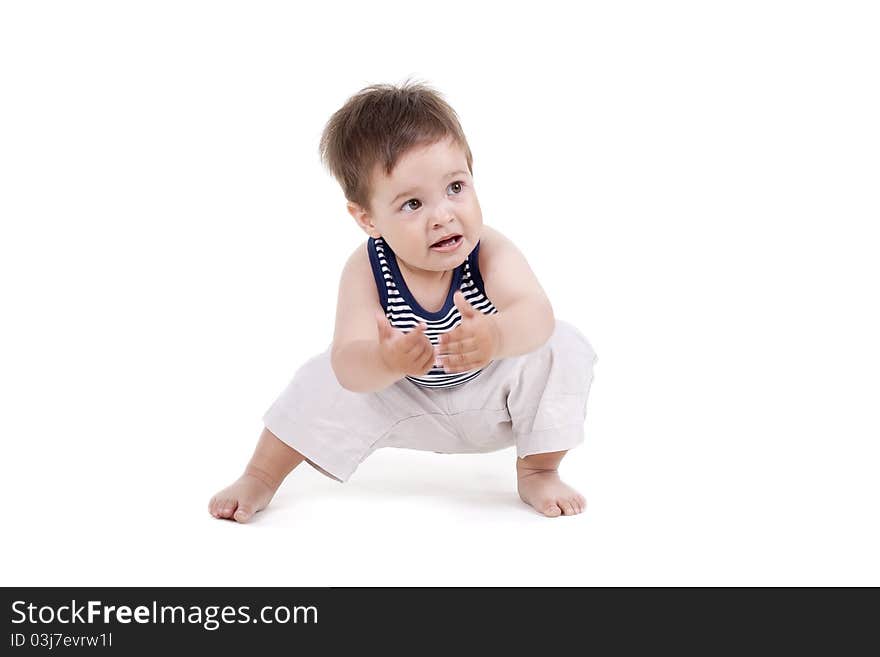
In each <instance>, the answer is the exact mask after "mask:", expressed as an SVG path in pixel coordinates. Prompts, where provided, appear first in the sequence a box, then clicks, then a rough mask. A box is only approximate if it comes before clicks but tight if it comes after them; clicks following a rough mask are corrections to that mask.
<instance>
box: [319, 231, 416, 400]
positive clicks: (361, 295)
mask: <svg viewBox="0 0 880 657" xmlns="http://www.w3.org/2000/svg"><path fill="white" fill-rule="evenodd" d="M381 308H382V306H381V304H380V302H379V294H378V292H377V291H376V284H375V282H374V281H373V272H372V269H371V268H370V260H369V256H368V255H367V251H366V247H365V246H363V245H362V246H360V247H359V248H358V249H356V250H355V252H354V253H352V254H351V257H350V258H349V259H348V262H347V263H346V264H345V268H344V269H343V271H342V276H341V277H340V280H339V296H338V299H337V302H336V329H335V332H334V334H333V347H332V351H331V358H330V363H331V366H332V368H333V373H334V374H335V375H336V380H337V381H339V385H341V386H342V387H343V388H345V389H346V390H350V391H352V392H374V391H376V390H382V389H383V388H386V387H388V386H389V385H391V384H392V383H394V382H395V381H397V380H398V379H400V378H402V377H403V372H394V371H392V370H391V369H390V368H389V367H388V365H387V364H386V363H385V361H384V360H383V359H382V356H381V350H380V345H379V330H378V327H377V325H376V313H377V312H381Z"/></svg>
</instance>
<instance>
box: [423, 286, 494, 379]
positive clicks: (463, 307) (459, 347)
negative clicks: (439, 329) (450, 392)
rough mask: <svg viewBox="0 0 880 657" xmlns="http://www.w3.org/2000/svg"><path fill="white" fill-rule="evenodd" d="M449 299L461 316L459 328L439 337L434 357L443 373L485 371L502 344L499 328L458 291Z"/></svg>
mask: <svg viewBox="0 0 880 657" xmlns="http://www.w3.org/2000/svg"><path fill="white" fill-rule="evenodd" d="M452 299H453V301H454V302H455V307H456V308H458V311H459V312H460V313H461V324H459V325H458V326H456V327H455V329H454V330H452V331H450V332H449V333H444V334H443V335H441V336H440V343H439V345H438V347H437V353H438V355H439V359H440V362H441V363H442V365H443V370H444V371H445V372H447V373H453V372H467V371H468V370H476V369H480V368H482V367H485V366H486V365H488V364H489V363H490V362H491V361H492V359H493V358H494V357H495V354H496V353H498V347H499V345H500V344H501V335H500V332H499V331H498V325H497V324H496V323H495V322H494V321H493V320H492V319H490V316H489V315H484V314H483V313H481V312H480V311H479V310H476V309H475V308H474V307H473V306H472V305H471V304H470V303H469V302H468V300H467V299H465V298H464V294H462V293H461V290H456V291H455V294H454V295H453V297H452Z"/></svg>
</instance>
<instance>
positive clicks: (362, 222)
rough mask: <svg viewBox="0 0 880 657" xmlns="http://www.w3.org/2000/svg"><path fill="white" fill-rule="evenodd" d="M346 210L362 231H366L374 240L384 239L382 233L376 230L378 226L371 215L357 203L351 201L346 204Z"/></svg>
mask: <svg viewBox="0 0 880 657" xmlns="http://www.w3.org/2000/svg"><path fill="white" fill-rule="evenodd" d="M345 208H346V210H348V213H349V214H350V215H351V216H352V217H354V220H355V222H356V223H357V225H358V226H359V227H360V229H361V230H362V231H364V232H365V233H366V234H367V235H369V236H370V237H372V238H374V239H375V238H377V237H382V233H380V232H379V230H378V229H377V228H376V225H375V224H374V223H373V219H372V217H371V216H370V213H369V212H367V210H366V209H365V208H364V207H363V206H361V205H358V204H357V203H353V202H351V201H349V202H348V203H346V204H345Z"/></svg>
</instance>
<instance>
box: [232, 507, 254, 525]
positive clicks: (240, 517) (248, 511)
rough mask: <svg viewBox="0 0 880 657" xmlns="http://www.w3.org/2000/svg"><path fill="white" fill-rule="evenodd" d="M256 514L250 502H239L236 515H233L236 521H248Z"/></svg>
mask: <svg viewBox="0 0 880 657" xmlns="http://www.w3.org/2000/svg"><path fill="white" fill-rule="evenodd" d="M253 515H254V510H253V507H251V506H250V505H249V504H239V505H238V509H237V510H236V511H235V515H234V516H232V517H233V518H234V519H235V521H236V522H247V521H248V520H250V519H251V517H253Z"/></svg>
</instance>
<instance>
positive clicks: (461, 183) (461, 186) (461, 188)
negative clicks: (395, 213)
mask: <svg viewBox="0 0 880 657" xmlns="http://www.w3.org/2000/svg"><path fill="white" fill-rule="evenodd" d="M464 184H465V183H464V181H463V180H456V181H455V182H451V183H449V187H452V186H453V185H458V191H456V192H455V195H456V196H458V195H459V194H461V193H462V192H463V191H464ZM447 189H448V188H447ZM410 203H418V204H419V205H420V206H421V203H422V202H421V201H420V200H419V199H417V198H411V199H410V200H408V201H407V202H406V203H404V204H403V205H402V206H400V209H401V210H406V209H407V208H409V209H410V210H418V209H419V208H418V207H415V208H414V207H413V206H411V205H410Z"/></svg>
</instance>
